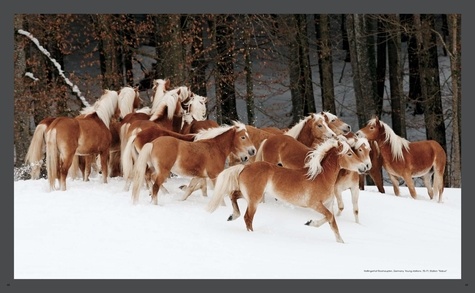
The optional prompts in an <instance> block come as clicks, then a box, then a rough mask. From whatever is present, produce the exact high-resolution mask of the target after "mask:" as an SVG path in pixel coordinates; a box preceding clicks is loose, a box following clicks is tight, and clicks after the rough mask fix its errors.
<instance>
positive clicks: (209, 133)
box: [194, 121, 246, 141]
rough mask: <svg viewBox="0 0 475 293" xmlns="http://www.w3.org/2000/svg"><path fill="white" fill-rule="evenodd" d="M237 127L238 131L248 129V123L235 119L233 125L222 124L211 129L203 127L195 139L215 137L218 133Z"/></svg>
mask: <svg viewBox="0 0 475 293" xmlns="http://www.w3.org/2000/svg"><path fill="white" fill-rule="evenodd" d="M233 128H235V129H236V131H241V130H246V125H245V124H244V123H241V122H238V121H233V125H221V126H218V127H213V128H209V129H201V130H200V131H199V132H198V133H197V134H196V136H195V140H194V141H198V140H203V139H210V138H215V137H217V136H218V135H221V134H223V133H225V132H226V131H229V130H231V129H233Z"/></svg>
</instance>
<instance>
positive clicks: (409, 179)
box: [403, 174, 417, 199]
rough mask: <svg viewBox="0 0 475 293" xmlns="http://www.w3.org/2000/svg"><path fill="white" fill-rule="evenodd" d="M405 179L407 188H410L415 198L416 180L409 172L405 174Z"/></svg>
mask: <svg viewBox="0 0 475 293" xmlns="http://www.w3.org/2000/svg"><path fill="white" fill-rule="evenodd" d="M403 179H404V181H406V184H407V188H408V189H409V193H410V194H411V196H412V198H413V199H416V198H417V193H416V188H415V186H414V180H413V179H412V177H411V176H410V175H408V174H404V176H403Z"/></svg>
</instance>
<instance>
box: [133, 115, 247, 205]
mask: <svg viewBox="0 0 475 293" xmlns="http://www.w3.org/2000/svg"><path fill="white" fill-rule="evenodd" d="M231 152H232V153H235V154H238V155H239V156H240V157H241V160H242V161H246V160H248V159H249V157H250V156H253V155H255V152H256V148H255V147H254V145H253V144H252V142H251V140H250V139H249V135H248V133H247V131H246V127H245V125H244V124H242V123H240V122H234V125H232V126H220V127H217V128H211V129H208V130H203V131H200V132H199V133H198V134H197V136H196V138H195V141H193V142H188V141H184V140H180V139H177V138H174V137H172V136H161V137H158V138H156V139H155V140H153V141H152V142H150V143H146V144H145V145H144V146H143V147H142V150H141V151H140V153H139V156H138V158H137V161H136V162H135V167H134V179H133V188H132V200H133V203H134V204H135V203H137V201H138V199H139V194H140V189H141V187H142V186H143V183H144V180H145V172H146V169H147V165H149V166H152V167H153V169H154V171H155V174H154V175H155V180H154V184H153V187H152V203H153V204H158V197H157V194H158V191H159V188H160V186H161V185H162V184H163V182H164V181H165V180H166V179H167V178H168V177H169V175H170V172H173V173H175V174H177V175H181V176H186V177H199V178H210V179H211V181H212V182H213V184H214V181H215V180H216V177H217V176H218V174H219V173H220V172H221V171H222V170H223V169H224V167H225V163H226V158H227V156H228V155H229V154H230V153H231ZM190 193H191V192H189V191H188V190H186V191H185V195H184V196H183V200H185V199H186V198H187V197H188V196H189V195H190Z"/></svg>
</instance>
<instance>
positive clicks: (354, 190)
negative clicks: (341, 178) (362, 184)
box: [350, 182, 360, 224]
mask: <svg viewBox="0 0 475 293" xmlns="http://www.w3.org/2000/svg"><path fill="white" fill-rule="evenodd" d="M350 191H351V203H352V204H353V215H354V216H355V222H356V223H357V224H359V223H360V219H359V208H358V198H359V196H360V190H359V186H358V185H357V184H356V182H355V185H354V186H352V187H350Z"/></svg>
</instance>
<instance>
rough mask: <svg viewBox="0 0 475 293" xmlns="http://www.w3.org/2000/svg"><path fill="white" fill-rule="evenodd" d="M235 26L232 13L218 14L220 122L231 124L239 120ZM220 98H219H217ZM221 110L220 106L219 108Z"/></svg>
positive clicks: (217, 72)
mask: <svg viewBox="0 0 475 293" xmlns="http://www.w3.org/2000/svg"><path fill="white" fill-rule="evenodd" d="M234 26H235V19H234V17H232V16H230V15H218V16H217V21H216V49H217V53H218V56H217V58H218V60H217V64H216V67H217V71H216V97H218V96H219V102H220V104H221V105H220V106H221V107H220V108H221V115H219V116H218V117H221V121H218V123H220V124H231V122H232V121H233V120H239V117H238V114H237V107H236V91H235V88H234V82H235V76H234V62H235V57H234V54H235V52H234V37H233V34H234V29H233V28H234ZM217 100H218V99H217ZM218 110H219V108H218Z"/></svg>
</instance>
